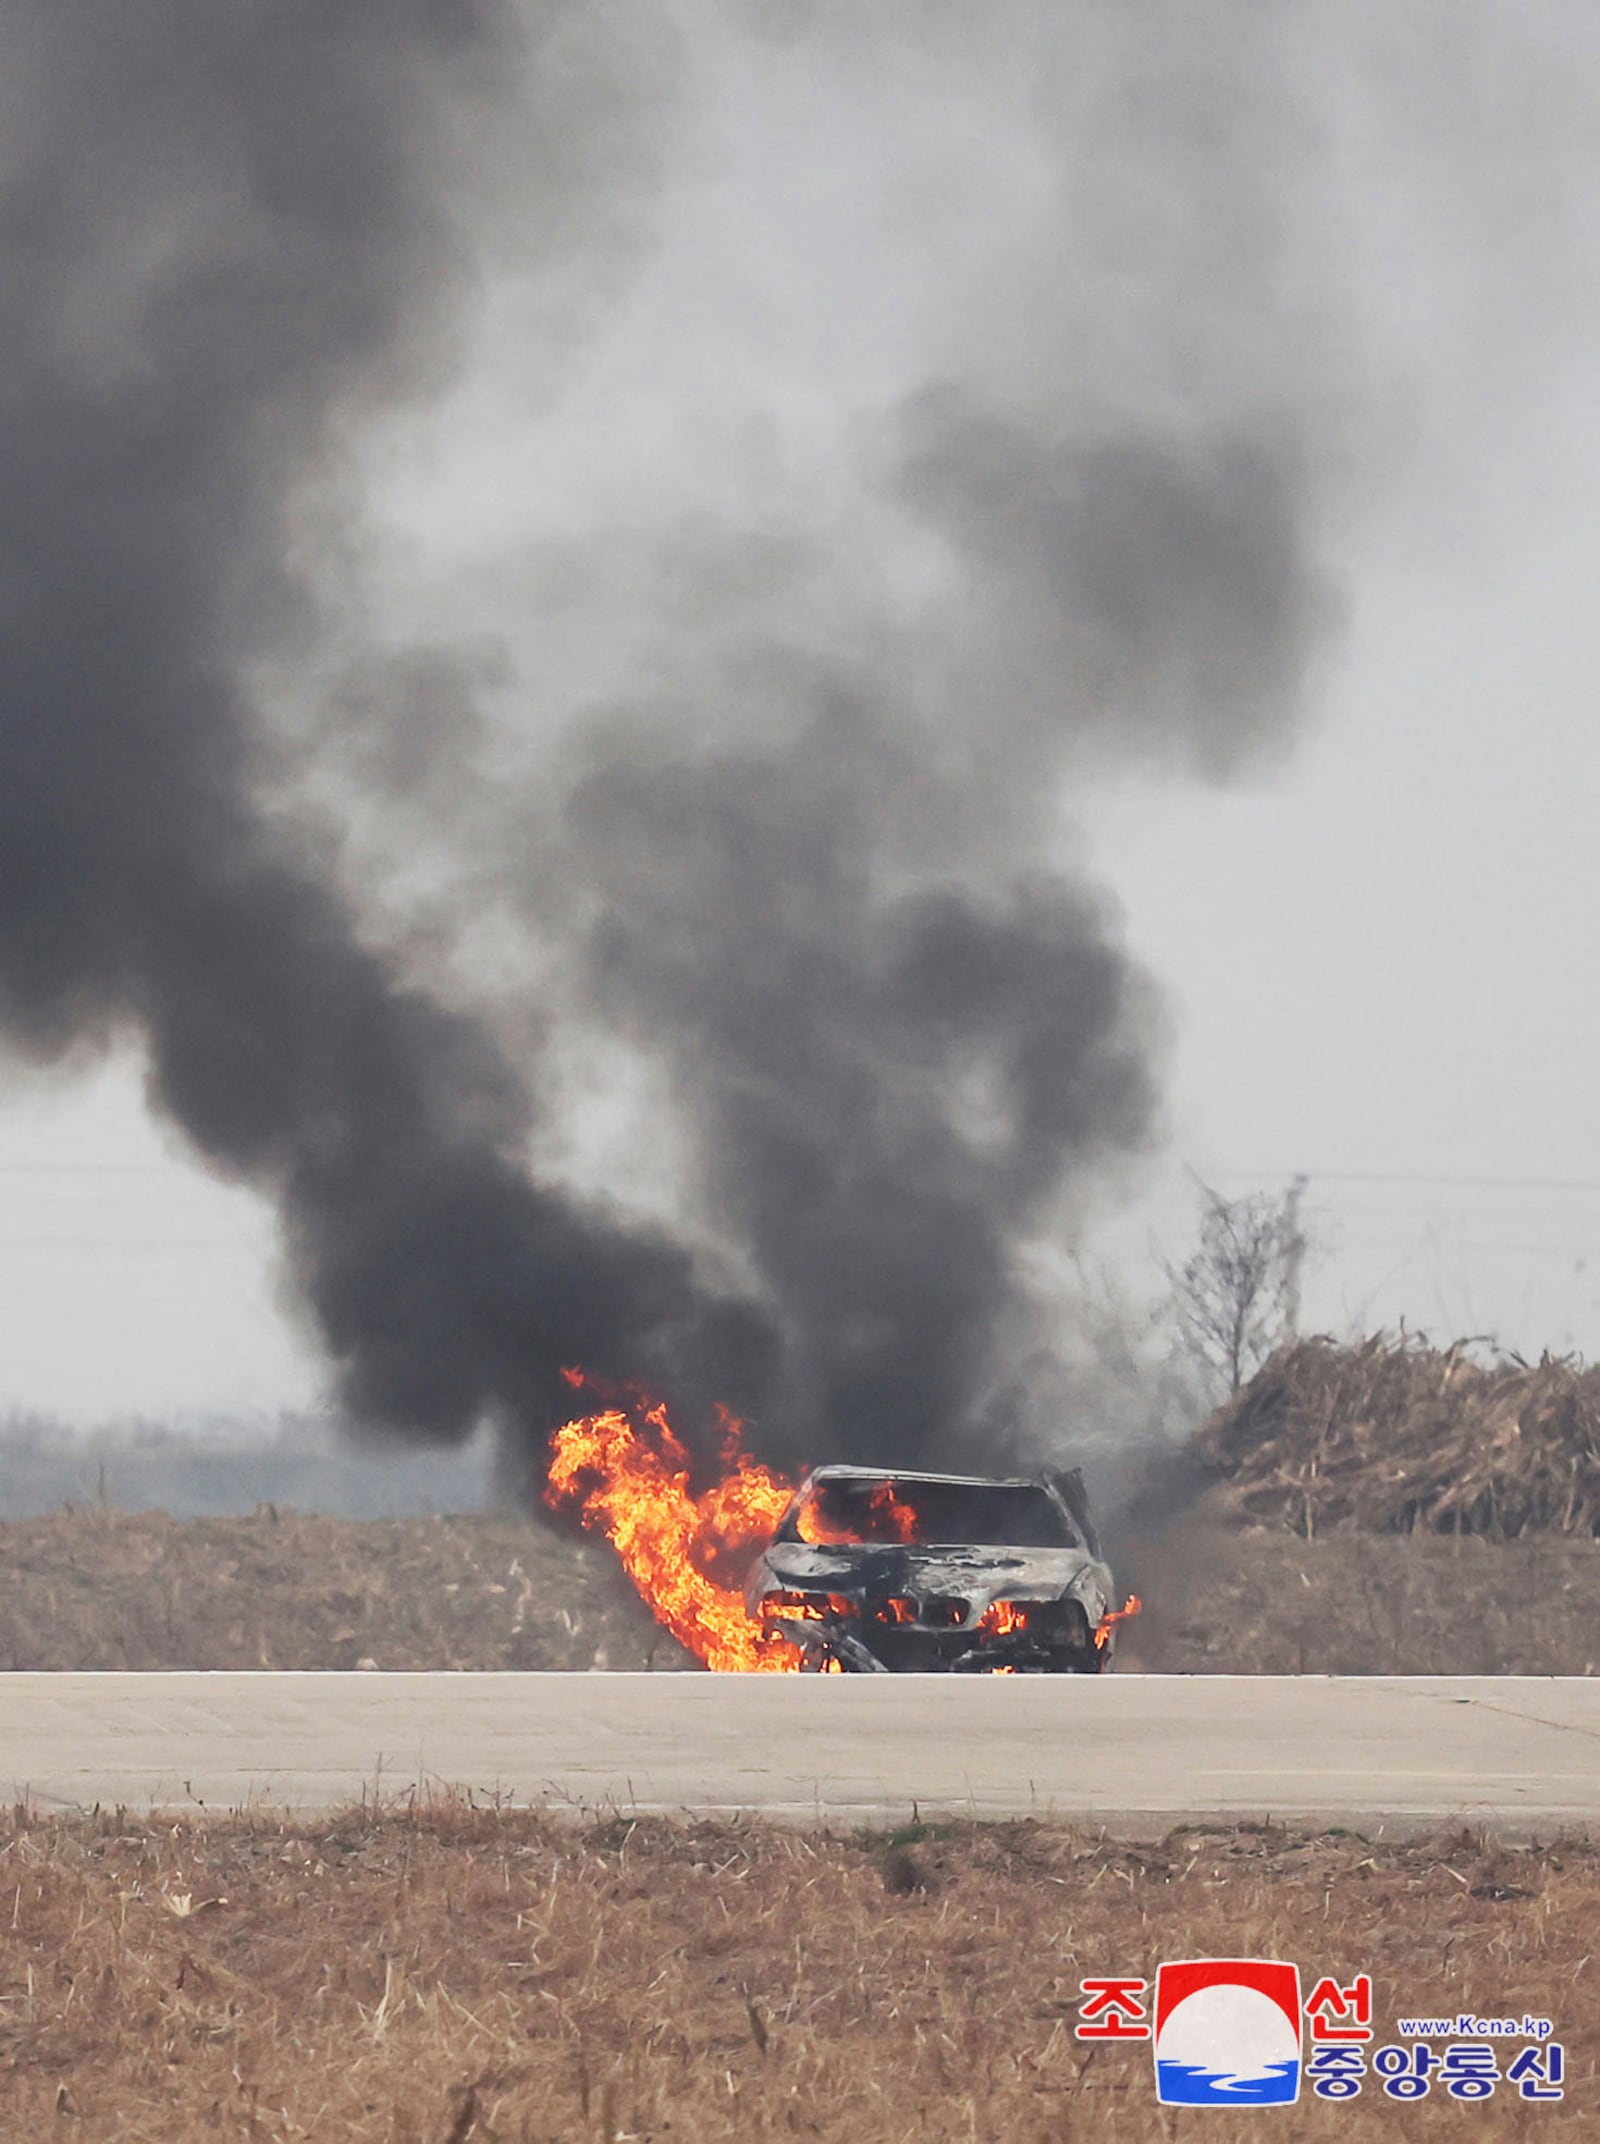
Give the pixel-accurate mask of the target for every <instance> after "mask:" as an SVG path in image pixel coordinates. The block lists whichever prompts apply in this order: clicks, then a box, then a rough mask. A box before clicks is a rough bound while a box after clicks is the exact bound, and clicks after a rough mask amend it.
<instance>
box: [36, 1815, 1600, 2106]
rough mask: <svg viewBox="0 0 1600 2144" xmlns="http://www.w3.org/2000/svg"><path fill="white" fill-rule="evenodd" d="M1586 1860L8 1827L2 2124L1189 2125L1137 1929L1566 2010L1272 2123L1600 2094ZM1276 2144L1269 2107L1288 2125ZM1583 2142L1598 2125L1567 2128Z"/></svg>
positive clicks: (956, 1830) (699, 1837)
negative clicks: (1563, 2060) (1140, 1979)
mask: <svg viewBox="0 0 1600 2144" xmlns="http://www.w3.org/2000/svg"><path fill="white" fill-rule="evenodd" d="M1597 1917H1600V1852H1597V1851H1596V1850H1592V1849H1590V1848H1588V1847H1586V1846H1579V1845H1566V1846H1560V1847H1556V1848H1550V1849H1545V1850H1534V1851H1530V1852H1527V1853H1517V1854H1510V1853H1505V1852H1499V1851H1496V1850H1494V1849H1493V1848H1490V1847H1486V1846H1485V1844H1484V1842H1483V1841H1482V1840H1480V1839H1475V1838H1473V1837H1470V1836H1467V1835H1462V1836H1459V1837H1456V1838H1454V1839H1451V1840H1446V1841H1438V1842H1434V1843H1432V1844H1427V1843H1419V1842H1415V1841H1413V1842H1411V1843H1408V1844H1404V1845H1384V1844H1381V1843H1369V1842H1367V1841H1364V1840H1360V1839H1357V1838H1354V1837H1350V1836H1323V1837H1308V1836H1302V1835H1296V1834H1293V1833H1287V1832H1283V1831H1277V1830H1248V1829H1247V1830H1237V1831H1200V1830H1184V1831H1180V1832H1176V1833H1174V1834H1173V1835H1172V1836H1171V1837H1170V1838H1168V1839H1167V1840H1166V1841H1164V1842H1163V1843H1162V1844H1161V1845H1159V1846H1149V1847H1130V1846H1126V1845H1111V1844H1108V1843H1104V1842H1100V1841H1096V1840H1094V1839H1092V1838H1088V1837H1085V1836H1084V1835H1082V1834H1074V1833H1072V1832H1070V1831H1067V1830H1061V1829H1053V1828H1048V1827H1043V1826H1036V1825H1031V1824H1023V1825H1008V1826H1000V1827H992V1828H982V1827H970V1826H963V1827H952V1828H950V1829H948V1830H937V1831H934V1832H931V1833H929V1832H923V1831H921V1830H920V1829H915V1830H912V1831H908V1833H904V1834H900V1835H898V1836H897V1837H895V1838H883V1837H877V1838H870V1839H869V1838H863V1837H854V1838H839V1837H827V1836H806V1835H802V1834H798V1833H795V1832H792V1831H786V1830H779V1829H767V1828H762V1827H758V1826H756V1825H753V1824H751V1825H747V1824H740V1825H726V1824H724V1825H717V1826H714V1825H708V1824H699V1825H681V1826H674V1825H671V1824H667V1823H664V1822H659V1821H650V1822H642V1823H633V1822H629V1821H627V1820H624V1819H621V1818H618V1819H616V1820H614V1821H612V1822H611V1823H609V1824H606V1825H602V1826H600V1827H598V1828H592V1829H589V1830H586V1831H575V1830H571V1829H563V1828H562V1827H560V1826H558V1825H556V1824H554V1823H552V1822H550V1821H547V1820H544V1819H540V1818H538V1817H534V1816H530V1815H528V1814H526V1813H510V1812H483V1811H474V1810H471V1809H468V1808H466V1807H463V1806H460V1805H453V1806H444V1807H441V1808H437V1809H432V1810H423V1811H414V1812H411V1813H410V1814H407V1815H397V1814H388V1815H384V1814H376V1813H372V1812H362V1813H353V1814H349V1815H347V1816H345V1817H344V1818H342V1819H341V1820H339V1821H337V1822H333V1823H328V1824H323V1825H320V1826H313V1827H306V1826H299V1825H296V1826H290V1827H287V1828H279V1827H277V1826H275V1825H272V1824H269V1823H266V1822H264V1821H262V1820H259V1819H258V1820H255V1821H252V1822H244V1821H238V1822H233V1823H226V1824H222V1823H216V1824H210V1825H208V1826H205V1827H202V1828H195V1827H192V1826H189V1825H177V1826H173V1825H169V1824H155V1823H136V1822H133V1821H130V1820H129V1819H126V1818H123V1817H117V1818H101V1819H98V1820H93V1821H91V1820H87V1819H84V1820H78V1821H74V1822H69V1823H54V1822H52V1823H37V1822H36V1823H32V1824H29V1823H26V1822H25V1821H23V1820H22V1818H21V1815H20V1813H19V1816H18V1818H17V1819H16V1820H14V1821H13V1822H12V1823H10V1824H8V1825H3V1826H0V2134H3V2135H4V2136H5V2137H6V2138H8V2139H9V2138H12V2137H17V2138H22V2137H29V2138H32V2137H55V2138H60V2139H69V2138H76V2139H81V2140H84V2144H88V2140H91V2139H94V2140H102V2139H103V2140H107V2144H110V2140H112V2139H116V2140H127V2144H133V2140H146V2144H190V2140H192V2139H199V2138H201V2137H208V2138H209V2137H224V2138H228V2137H233V2138H242V2139H255V2140H258V2144H267V2140H273V2144H278V2140H284V2144H287V2140H291V2139H293V2140H300V2139H314V2140H316V2144H342V2140H346V2139H349V2140H355V2139H360V2140H363V2144H367V2140H377V2144H468V2140H469V2139H471V2140H476V2144H495V2140H502V2144H511V2140H516V2144H534V2140H538V2144H602V2140H604V2144H616V2140H618V2139H624V2138H626V2139H637V2140H640V2144H645V2140H655V2144H659V2140H664V2139H668V2138H672V2139H684V2140H696V2144H698V2140H704V2144H746V2140H749V2139H752V2138H765V2137H777V2138H790V2137H796V2136H798V2137H803V2138H805V2137H813V2138H823V2139H839V2140H845V2139H848V2140H850V2144H971V2140H973V2139H984V2140H989V2139H1005V2140H1006V2144H1046V2140H1048V2144H1060V2140H1062V2139H1074V2138H1076V2139H1084V2138H1089V2137H1093V2138H1097V2139H1098V2138H1112V2139H1125V2140H1128V2144H1133V2140H1136V2139H1143V2138H1152V2139H1154V2138H1162V2139H1167V2138H1173V2137H1183V2136H1188V2135H1190V2134H1191V2132H1192V2133H1193V2134H1194V2135H1195V2136H1200V2135H1201V2134H1203V2135H1204V2136H1205V2137H1206V2138H1207V2139H1208V2140H1211V2144H1237V2140H1238V2139H1242V2138H1246V2137H1249V2138H1255V2137H1256V2136H1257V2135H1258V2134H1259V2133H1260V2131H1261V2130H1263V2129H1265V2128H1266V2127H1269V2126H1271V2118H1270V2117H1265V2116H1260V2115H1256V2114H1254V2113H1253V2112H1252V2113H1248V2114H1240V2115H1238V2116H1231V2115H1228V2114H1225V2113H1224V2114H1215V2113H1210V2112H1208V2113H1205V2114H1193V2115H1183V2116H1181V2117H1179V2116H1174V2115H1172V2114H1163V2112H1162V2111H1161V2110H1160V2109H1158V2108H1157V2106H1156V2105H1155V2102H1154V2092H1153V2087H1152V2084H1151V2081H1150V2068H1149V2053H1148V2050H1147V2049H1146V2048H1143V2047H1110V2048H1101V2049H1099V2050H1098V2051H1097V2052H1095V2053H1094V2055H1093V2057H1092V2059H1086V2056H1087V2052H1088V2051H1087V2050H1086V2049H1085V2048H1084V2046H1082V2045H1081V2044H1080V2043H1078V2042H1076V2041H1075V2040H1074V2038H1073V2031H1072V2027H1073V2023H1074V2021H1075V2007H1076V2001H1077V1984H1078V1980H1079V1978H1080V1976H1081V1975H1083V1974H1086V1973H1093V1972H1104V1971H1123V1972H1148V1971H1149V1970H1150V1969H1151V1968H1152V1967H1153V1966H1154V1964H1155V1963H1156V1962H1157V1961H1158V1960H1159V1959H1160V1958H1162V1957H1163V1956H1167V1957H1177V1956H1186V1955H1187V1956H1195V1955H1200V1956H1204V1955H1208V1954H1210V1955H1217V1954H1220V1955H1224V1956H1226V1955H1229V1954H1237V1953H1243V1954H1246V1955H1251V1954H1255V1955H1266V1956H1276V1957H1287V1958H1293V1959H1296V1960H1298V1961H1299V1963H1300V1964H1301V1967H1302V1970H1303V1971H1311V1972H1316V1973H1320V1972H1321V1971H1323V1970H1325V1969H1326V1970H1331V1971H1335V1972H1337V1973H1339V1974H1340V1975H1341V1976H1343V1977H1344V1978H1348V1977H1349V1976H1350V1975H1352V1974H1354V1973H1355V1972H1357V1971H1359V1970H1362V1969H1366V1970H1368V1971H1370V1972H1371V1973H1372V1975H1373V1979H1374V2002H1375V2010H1376V2016H1375V2020H1374V2022H1375V2024H1376V2025H1377V2026H1378V2028H1379V2032H1380V2037H1381V2036H1383V2035H1384V2034H1385V2033H1386V2032H1387V2030H1388V2029H1389V2028H1390V2027H1392V2023H1393V2020H1394V2017H1395V2014H1396V2012H1397V2011H1400V2012H1408V2011H1411V2010H1413V2009H1416V2010H1422V2011H1426V2012H1433V2011H1435V2010H1437V2011H1440V2012H1445V2011H1454V2010H1457V2009H1460V2008H1467V2007H1471V2008H1475V2009H1480V2010H1486V2011H1492V2012H1494V2013H1495V2014H1506V2013H1508V2012H1510V2011H1511V2010H1513V2009H1516V2010H1518V2011H1521V2010H1532V2011H1534V2012H1536V2013H1544V2014H1547V2015H1549V2016H1551V2017H1553V2018H1555V2019H1556V2020H1557V2025H1558V2033H1559V2035H1560V2036H1561V2037H1563V2038H1564V2039H1565V2041H1566V2044H1567V2047H1568V2054H1569V2066H1568V2079H1567V2086H1568V2089H1567V2099H1566V2101H1565V2103H1564V2105H1563V2106H1562V2107H1561V2108H1559V2109H1556V2108H1550V2107H1542V2106H1538V2105H1532V2106H1530V2105H1527V2104H1525V2103H1524V2102H1523V2101H1521V2100H1520V2099H1519V2098H1518V2097H1517V2096H1516V2095H1515V2093H1514V2092H1513V2093H1512V2095H1511V2096H1510V2097H1509V2098H1508V2097H1507V2096H1506V2092H1505V2088H1504V2087H1502V2089H1501V2091H1500V2093H1499V2094H1497V2096H1496V2099H1495V2100H1494V2102H1493V2103H1492V2105H1491V2106H1489V2107H1487V2108H1484V2107H1467V2108H1463V2107H1462V2106H1460V2105H1459V2104H1457V2103H1455V2102H1453V2101H1449V2100H1443V2099H1441V2100H1439V2101H1437V2102H1433V2101H1430V2102H1429V2103H1426V2104H1424V2105H1422V2106H1419V2107H1410V2108H1402V2107H1397V2106H1395V2105H1394V2104H1393V2103H1391V2102H1390V2101H1388V2100H1387V2099H1385V2098H1383V2097H1382V2095H1381V2094H1380V2093H1378V2092H1377V2091H1376V2088H1375V2087H1374V2086H1372V2085H1371V2084H1369V2086H1368V2088H1367V2089H1366V2091H1365V2092H1364V2093H1363V2095H1362V2097H1361V2099H1360V2100H1358V2101H1356V2102H1355V2103H1353V2104H1346V2105H1340V2106H1336V2105H1326V2104H1323V2103H1320V2102H1311V2103H1309V2104H1306V2105H1303V2106H1302V2107H1301V2108H1300V2109H1299V2110H1298V2112H1297V2115H1296V2117H1295V2120H1294V2127H1293V2134H1295V2135H1296V2136H1299V2135H1310V2134H1321V2133H1322V2132H1323V2131H1324V2130H1326V2132H1327V2133H1328V2134H1329V2135H1330V2136H1339V2137H1344V2138H1350V2139H1361V2138H1371V2139H1374V2140H1376V2139H1379V2138H1382V2139H1384V2140H1387V2144H1395V2140H1397V2139H1404V2138H1408V2137H1416V2136H1431V2135H1433V2134H1435V2133H1436V2132H1443V2131H1444V2130H1445V2129H1447V2128H1450V2127H1451V2125H1453V2124H1460V2125H1462V2126H1471V2127H1472V2133H1473V2134H1474V2135H1476V2136H1479V2137H1481V2138H1483V2139H1488V2138H1490V2137H1491V2136H1492V2137H1495V2138H1501V2137H1508V2136H1510V2137H1523V2136H1528V2137H1532V2136H1537V2135H1542V2134H1545V2133H1547V2132H1548V2131H1549V2130H1550V2128H1551V2126H1552V2124H1557V2123H1561V2122H1562V2121H1564V2120H1565V2121H1570V2120H1572V2119H1574V2118H1576V2119H1579V2120H1582V2121H1584V2122H1586V2123H1591V2124H1592V2123H1593V2122H1594V2120H1595V2118H1596V2104H1597V2094H1596V2058H1597V2055H1600V2013H1597V2004H1596V2000H1595V1995H1594V1974H1593V1970H1592V1967H1591V1964H1590V1953H1591V1950H1592V1948H1593V1943H1594V1930H1595V1926H1596V1921H1597ZM1283 2133H1284V2134H1288V2133H1289V2130H1288V2129H1287V2128H1286V2127H1285V2128H1284V2130H1283ZM1591 2133H1592V2131H1591Z"/></svg>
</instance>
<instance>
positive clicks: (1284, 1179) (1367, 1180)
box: [1194, 1169, 1600, 1192]
mask: <svg viewBox="0 0 1600 2144" xmlns="http://www.w3.org/2000/svg"><path fill="white" fill-rule="evenodd" d="M1194 1173H1195V1174H1196V1175H1199V1176H1201V1177H1202V1178H1205V1177H1206V1175H1207V1173H1208V1172H1206V1171H1204V1170H1196V1171H1195V1172H1194ZM1209 1175H1210V1176H1211V1177H1214V1178H1215V1179H1216V1180H1217V1181H1218V1182H1219V1183H1275V1184H1276V1183H1291V1182H1293V1181H1294V1180H1295V1179H1296V1178H1299V1177H1304V1178H1305V1180H1306V1182H1307V1183H1308V1184H1319V1183H1320V1184H1426V1185H1430V1186H1433V1187H1435V1188H1441V1189H1448V1190H1455V1191H1587V1192H1600V1177H1595V1176H1452V1175H1447V1174H1442V1173H1434V1172H1431V1171H1426V1170H1420V1169H1212V1170H1211V1171H1210V1172H1209Z"/></svg>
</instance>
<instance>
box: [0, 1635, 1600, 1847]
mask: <svg viewBox="0 0 1600 2144" xmlns="http://www.w3.org/2000/svg"><path fill="white" fill-rule="evenodd" d="M418 1786H420V1787H422V1788H424V1789H428V1790H443V1789H446V1788H465V1789H471V1790H473V1791H474V1792H477V1793H481V1794H498V1795H501V1796H503V1797H506V1798H508V1799H511V1800H513V1801H516V1802H541V1803H548V1804H550V1805H552V1806H556V1807H560V1808H565V1809H574V1810H577V1809H587V1810H593V1809H597V1808H599V1809H604V1808H616V1809H620V1810H624V1811H646V1810H694V1811H701V1812H718V1811H729V1810H736V1809H748V1810H756V1811H760V1812H762V1813H764V1814H766V1815H770V1816H775V1817H782V1818H787V1819H798V1820H802V1821H804V1820H809V1819H813V1818H825V1819H831V1820H833V1821H840V1820H844V1821H882V1820H899V1819H902V1818H904V1817H905V1816H906V1815H907V1814H908V1813H909V1812H910V1809H911V1805H912V1803H913V1802H916V1803H917V1804H918V1805H919V1807H920V1808H921V1810H922V1812H923V1813H924V1814H927V1813H929V1812H932V1811H944V1812H953V1813H958V1814H970V1815H977V1816H984V1817H998V1816H1026V1815H1041V1816H1042V1815H1054V1816H1059V1817H1064V1818H1070V1819H1072V1820H1074V1821H1077V1822H1085V1823H1093V1824H1105V1825H1107V1826H1109V1827H1111V1828H1113V1829H1117V1830H1122V1831H1128V1832H1135V1833H1137V1832H1150V1831H1159V1830H1161V1829H1164V1828H1165V1827H1166V1826H1168V1825H1169V1824H1172V1823H1174V1822H1177V1821H1179V1820H1180V1819H1196V1818H1199V1819H1204V1818H1214V1817H1250V1818H1258V1817H1268V1816H1270V1817H1274V1818H1279V1819H1283V1820H1288V1821H1296V1822H1298V1821H1315V1822H1323V1823H1345V1824H1352V1825H1356V1826H1358V1827H1360V1828H1362V1829H1371V1828H1374V1827H1375V1826H1377V1825H1379V1824H1381V1825H1383V1826H1385V1827H1386V1828H1387V1829H1390V1830H1393V1829H1396V1828H1406V1827H1416V1826H1419V1825H1432V1824H1437V1823H1440V1822H1445V1821H1454V1820H1457V1819H1460V1820H1465V1821H1468V1822H1472V1823H1487V1824H1490V1825H1492V1826H1494V1828H1495V1829H1496V1830H1497V1831H1499V1832H1501V1833H1502V1834H1504V1835H1505V1836H1508V1837H1522V1836H1527V1835H1528V1834H1529V1833H1533V1832H1537V1833H1541V1834H1544V1835H1548V1834H1549V1833H1550V1832H1552V1831H1553V1830H1555V1829H1557V1828H1558V1827H1568V1828H1577V1827H1584V1826H1594V1827H1596V1828H1600V1679H1596V1680H1592V1681H1591V1680H1586V1679H1582V1678H1559V1679H1557V1678H1549V1679H1546V1678H1539V1679H1534V1678H1523V1677H1509V1676H1508V1677H1497V1678H1445V1677H1440V1678H1437V1679H1430V1678H1422V1677H1416V1678H1392V1679H1391V1678H1383V1677H1370V1678H1369V1677H1350V1678H1340V1677H1321V1676H1294V1677H1274V1676H1217V1675H1206V1676H1163V1675H1123V1676H1118V1675H1110V1676H1107V1677H1105V1678H1104V1679H1081V1680H1080V1679H1078V1678H1074V1677H1065V1678H1059V1679H1057V1678H1051V1677H1032V1676H1016V1677H986V1676H985V1677H978V1676H974V1677H972V1678H971V1679H970V1680H969V1679H967V1678H965V1677H959V1678H958V1677H934V1676H930V1677H918V1676H905V1677H895V1678H894V1679H892V1680H891V1679H888V1678H883V1679H879V1678H877V1677H859V1678H858V1677H855V1676H841V1677H832V1676H829V1677H816V1676H798V1675H794V1676H788V1675H785V1676H777V1675H753V1676H737V1675H729V1676H721V1675H703V1676H702V1675H510V1674H505V1675H372V1674H366V1675H331V1674H330V1675H293V1674H289V1675H278V1674H255V1675H187V1674H185V1675H157V1674H151V1675H49V1674H30V1675H0V1795H3V1796H4V1797H5V1798H6V1799H8V1800H11V1801H28V1802H30V1803H31V1804H32V1805H33V1806H35V1807H36V1808H39V1809H41V1810H48V1809H61V1808H73V1807H83V1806H89V1805H93V1804H95V1803H100V1804H102V1805H106V1806H114V1805H116V1804H122V1805H124V1806H126V1807H128V1808H130V1809H138V1810H152V1809H174V1810H182V1809H187V1810H191V1811H196V1810H198V1809H199V1808H200V1807H202V1806H203V1807H205V1808H207V1809H211V1810H227V1809H234V1808H240V1807H243V1806H246V1805H252V1804H253V1805H257V1806H268V1807H272V1808H277V1809H285V1810H293V1811H302V1812H309V1811H320V1810H325V1809H328V1808H330V1807H334V1806H337V1805H339V1804H342V1803H348V1802H351V1801H354V1800H356V1799H358V1798H359V1797H360V1796H362V1795H363V1794H367V1795H369V1796H370V1795H372V1794H373V1793H375V1792H376V1793H379V1794H382V1795H385V1796H388V1795H394V1794H400V1793H404V1792H405V1791H407V1790H408V1789H411V1788H413V1787H418Z"/></svg>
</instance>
